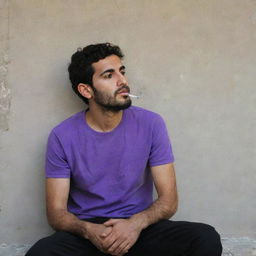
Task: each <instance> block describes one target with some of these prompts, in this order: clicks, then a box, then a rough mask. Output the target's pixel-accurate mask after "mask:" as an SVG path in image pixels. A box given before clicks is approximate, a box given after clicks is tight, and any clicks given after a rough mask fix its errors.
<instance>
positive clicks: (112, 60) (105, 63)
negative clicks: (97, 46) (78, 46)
mask: <svg viewBox="0 0 256 256" xmlns="http://www.w3.org/2000/svg"><path fill="white" fill-rule="evenodd" d="M92 66H93V68H94V70H95V72H94V74H93V77H92V84H93V87H92V88H93V92H94V96H93V100H94V101H95V103H97V104H98V105H100V106H101V107H103V108H104V109H105V110H108V111H113V112H117V111H119V110H122V109H126V108H128V107H130V106H131V103H132V102H131V99H130V97H129V96H128V95H127V94H128V93H129V92H130V88H129V87H128V82H127V80H126V78H125V67H124V66H123V64H122V63H121V59H120V58H119V57H118V56H116V55H111V56H108V57H106V58H105V59H102V60H99V61H98V62H95V63H93V64H92Z"/></svg>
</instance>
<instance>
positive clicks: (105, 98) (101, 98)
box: [92, 86, 132, 112]
mask: <svg viewBox="0 0 256 256" xmlns="http://www.w3.org/2000/svg"><path fill="white" fill-rule="evenodd" d="M92 89H93V91H94V101H95V102H96V103H97V104H98V105H100V106H101V107H102V108H103V109H104V110H106V111H111V112H118V111H120V110H124V109H127V108H129V107H130V106H131V105H132V101H131V99H130V98H129V97H128V96H127V97H126V96H124V99H125V100H124V101H122V102H120V101H118V100H117V99H116V96H117V95H118V93H119V92H120V91H121V90H123V89H127V90H128V92H130V89H129V87H128V86H122V87H121V88H119V89H118V90H116V91H115V93H114V96H111V95H108V94H106V93H104V92H100V91H98V90H96V89H95V87H92Z"/></svg>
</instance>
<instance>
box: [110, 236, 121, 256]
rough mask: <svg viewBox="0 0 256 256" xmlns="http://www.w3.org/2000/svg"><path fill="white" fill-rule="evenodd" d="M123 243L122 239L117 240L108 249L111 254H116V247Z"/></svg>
mask: <svg viewBox="0 0 256 256" xmlns="http://www.w3.org/2000/svg"><path fill="white" fill-rule="evenodd" d="M120 244H121V241H118V240H116V241H115V242H114V243H113V244H112V245H111V246H110V247H109V249H108V252H109V253H111V254H114V255H116V254H115V251H116V249H117V248H118V247H119V245H120Z"/></svg>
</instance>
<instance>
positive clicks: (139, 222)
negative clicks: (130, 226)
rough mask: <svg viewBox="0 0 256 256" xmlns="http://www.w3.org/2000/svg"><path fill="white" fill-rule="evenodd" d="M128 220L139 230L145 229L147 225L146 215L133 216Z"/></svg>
mask: <svg viewBox="0 0 256 256" xmlns="http://www.w3.org/2000/svg"><path fill="white" fill-rule="evenodd" d="M130 220H131V221H133V222H134V223H135V225H136V227H138V228H139V229H140V230H143V229H145V228H147V227H148V225H149V224H148V218H147V215H146V214H143V213H138V214H134V215H133V216H132V217H131V218H130Z"/></svg>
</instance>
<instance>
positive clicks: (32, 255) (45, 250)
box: [25, 238, 50, 256]
mask: <svg viewBox="0 0 256 256" xmlns="http://www.w3.org/2000/svg"><path fill="white" fill-rule="evenodd" d="M48 255H50V253H49V243H47V239H46V238H43V239H41V240H39V241H38V242H36V243H35V244H34V245H33V246H32V247H31V248H30V249H29V250H28V252H27V253H26V255H25V256H48Z"/></svg>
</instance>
